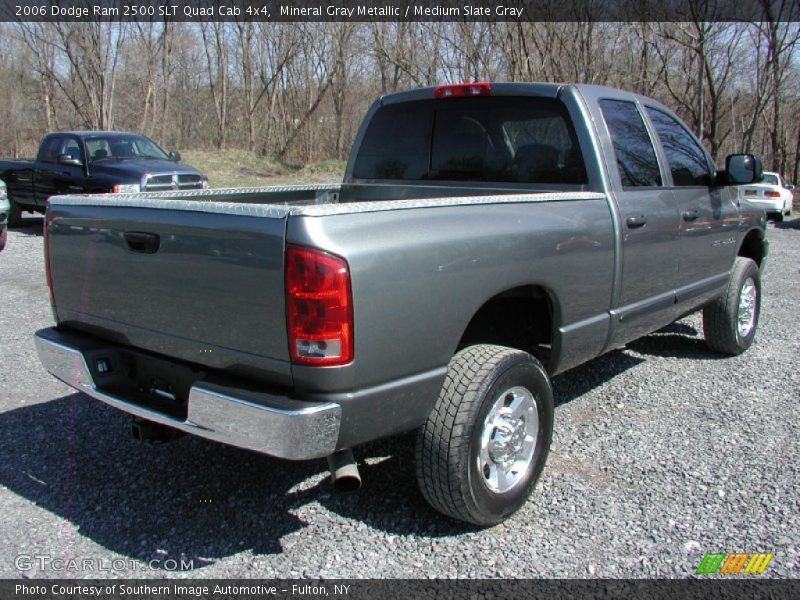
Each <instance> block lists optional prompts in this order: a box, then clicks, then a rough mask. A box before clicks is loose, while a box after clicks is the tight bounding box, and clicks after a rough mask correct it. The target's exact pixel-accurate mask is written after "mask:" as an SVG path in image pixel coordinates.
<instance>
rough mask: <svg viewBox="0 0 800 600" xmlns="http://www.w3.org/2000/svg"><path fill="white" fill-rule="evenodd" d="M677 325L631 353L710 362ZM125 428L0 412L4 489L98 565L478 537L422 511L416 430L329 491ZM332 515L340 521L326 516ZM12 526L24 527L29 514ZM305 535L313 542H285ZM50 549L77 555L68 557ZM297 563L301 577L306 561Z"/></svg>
mask: <svg viewBox="0 0 800 600" xmlns="http://www.w3.org/2000/svg"><path fill="white" fill-rule="evenodd" d="M686 327H687V326H685V325H682V324H680V323H679V324H677V325H675V326H672V328H671V329H668V330H662V331H661V332H659V333H657V334H654V335H652V336H648V338H645V340H643V341H640V342H636V344H635V345H636V346H637V349H636V352H639V353H647V352H645V350H648V349H651V345H652V349H654V348H656V347H660V348H664V347H665V340H664V339H663V338H664V337H667V338H668V339H667V340H666V347H668V348H672V350H667V352H669V353H671V354H670V355H674V354H680V355H685V356H694V357H703V358H705V357H707V356H708V353H707V351H705V350H704V349H702V350H701V349H700V348H699V347H697V346H696V344H695V342H696V341H697V340H695V339H694V338H692V337H691V335H693V334H694V335H696V331H694V330H693V328H688V329H686ZM690 330H691V331H690ZM673 337H677V338H679V340H672V338H673ZM661 355H663V353H662V354H661ZM711 356H715V355H711ZM645 360H646V359H645V358H642V357H640V356H635V355H632V354H631V353H628V352H624V351H614V352H611V353H608V354H606V355H604V356H601V357H600V358H598V359H596V360H594V361H592V362H590V363H587V364H586V365H583V366H581V367H578V368H576V369H572V370H570V371H568V372H567V373H565V374H563V375H560V376H558V377H556V378H554V381H553V387H554V393H555V402H556V405H557V406H558V405H563V404H565V403H568V402H571V401H573V400H575V399H577V398H580V397H581V396H582V395H584V394H586V393H587V392H589V391H590V390H592V389H593V388H595V387H597V386H599V385H602V384H603V383H604V382H607V381H608V380H609V379H611V378H613V377H616V376H617V375H620V374H621V373H623V372H624V371H626V370H628V369H630V368H633V367H635V366H636V365H638V364H640V363H642V362H644V361H645ZM129 425H130V420H129V417H128V416H127V415H125V414H123V413H121V412H118V411H116V410H114V409H112V408H110V407H107V406H105V405H104V404H102V403H100V402H98V401H95V400H93V399H91V398H88V397H86V396H84V395H82V394H77V393H76V394H71V395H69V396H64V397H61V398H57V399H55V400H52V401H49V402H42V403H39V404H34V405H30V406H23V407H20V408H16V409H14V410H10V411H7V412H4V413H0V484H2V485H4V486H5V487H6V488H8V490H10V491H11V492H13V493H15V494H17V495H19V496H21V497H23V498H26V499H27V500H29V501H30V502H32V503H34V504H35V505H37V506H40V507H42V508H44V509H45V510H48V511H50V512H52V513H53V514H55V515H58V516H59V517H61V518H63V519H66V520H67V521H68V522H69V523H70V524H71V525H72V526H73V527H75V529H77V531H78V533H79V534H80V535H82V536H85V537H86V538H89V539H90V540H92V541H93V542H95V543H97V544H99V545H101V546H103V547H105V548H107V549H108V550H109V551H110V553H112V554H113V555H115V556H112V557H105V558H109V559H110V558H114V557H116V555H122V556H124V557H130V558H132V559H136V560H138V561H141V562H142V563H148V562H149V561H151V560H153V559H158V560H160V561H161V562H160V563H159V565H164V564H165V563H164V561H166V560H167V559H173V560H176V561H177V562H178V564H180V563H181V560H183V561H192V563H193V568H194V569H202V567H204V566H207V565H209V564H213V563H214V562H216V561H218V560H221V559H225V558H227V557H231V556H233V555H235V554H238V553H240V552H244V551H249V552H251V553H252V554H254V555H256V556H257V555H265V554H280V553H283V552H284V551H285V548H286V546H285V544H289V545H291V546H292V547H293V548H296V547H297V546H298V545H304V544H314V543H315V539H316V538H317V537H318V536H347V535H351V534H353V533H354V531H356V530H357V529H361V528H363V527H366V528H374V529H378V530H381V531H385V532H389V533H391V534H393V535H408V536H418V537H421V538H429V539H435V538H437V537H440V536H451V535H458V534H460V533H464V532H467V531H475V528H474V527H471V526H468V525H464V524H460V523H457V522H455V521H452V520H449V519H447V518H445V517H443V516H441V515H439V514H438V513H437V512H435V511H434V510H433V509H432V508H430V507H429V506H428V504H427V503H426V502H425V500H424V498H423V497H422V494H421V493H420V492H419V490H418V488H417V483H416V476H415V472H414V460H413V459H414V434H413V433H412V434H407V435H403V436H399V437H397V438H394V439H390V440H382V441H378V442H373V443H370V444H367V445H365V446H363V447H361V448H358V449H357V450H356V458H357V460H358V462H359V467H360V470H361V475H362V478H363V481H364V487H363V488H362V489H361V490H360V491H359V492H358V493H355V494H351V495H346V496H337V495H333V494H332V492H331V487H330V482H329V479H328V472H327V464H326V462H325V461H324V460H317V461H307V462H289V461H282V460H277V459H272V458H270V457H267V456H262V455H259V454H256V453H252V452H246V451H244V450H239V449H237V448H231V447H227V446H223V445H221V444H215V443H212V442H208V441H205V440H201V439H198V438H193V437H191V436H186V437H183V438H181V439H179V440H177V441H174V442H171V443H169V444H166V445H163V446H154V447H152V446H142V445H140V444H139V443H137V442H135V441H134V440H133V439H131V438H130V437H129V434H128V428H129ZM327 513H333V516H334V517H335V516H337V515H338V516H339V517H344V518H345V519H342V520H340V519H334V520H333V521H331V515H330V514H327ZM353 522H355V523H353ZM18 524H19V526H20V527H24V517H22V516H20V517H19V520H18ZM303 529H308V530H309V535H305V536H291V534H293V533H296V532H299V531H301V530H303ZM287 538H289V539H287ZM52 551H53V552H55V553H56V554H59V553H62V554H67V553H70V554H71V555H72V556H76V554H75V550H74V549H68V548H52ZM309 551H312V550H309ZM95 558H97V557H95ZM295 567H296V568H297V569H298V573H299V574H302V568H303V565H296V566H295ZM245 569H246V567H245V566H244V565H237V567H236V570H237V571H241V572H244V571H245ZM151 573H152V574H157V573H158V571H157V572H151ZM254 574H256V573H255V572H254Z"/></svg>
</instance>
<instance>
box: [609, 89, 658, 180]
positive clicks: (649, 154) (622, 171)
mask: <svg viewBox="0 0 800 600" xmlns="http://www.w3.org/2000/svg"><path fill="white" fill-rule="evenodd" d="M600 109H601V110H602V112H603V119H605V122H606V125H607V126H608V132H609V134H610V135H611V143H612V145H613V146H614V154H616V157H617V168H618V169H619V176H620V178H621V179H622V187H655V186H660V185H661V172H660V171H659V169H658V160H657V159H656V153H655V150H654V149H653V142H652V140H651V139H650V134H649V133H648V132H647V127H645V124H644V121H643V120H642V115H641V114H639V110H638V109H637V108H636V104H634V103H633V102H628V101H625V100H600Z"/></svg>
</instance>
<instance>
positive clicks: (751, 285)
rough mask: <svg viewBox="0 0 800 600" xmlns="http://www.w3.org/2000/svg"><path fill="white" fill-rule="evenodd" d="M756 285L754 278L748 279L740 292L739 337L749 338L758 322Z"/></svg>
mask: <svg viewBox="0 0 800 600" xmlns="http://www.w3.org/2000/svg"><path fill="white" fill-rule="evenodd" d="M757 294H758V292H757V290H756V283H755V281H753V278H752V277H748V278H747V279H746V280H745V282H744V284H743V285H742V289H741V291H740V292H739V313H738V319H737V331H738V333H739V337H742V338H744V337H747V335H748V334H749V333H750V331H752V329H753V323H754V322H755V320H756V299H757V298H756V295H757Z"/></svg>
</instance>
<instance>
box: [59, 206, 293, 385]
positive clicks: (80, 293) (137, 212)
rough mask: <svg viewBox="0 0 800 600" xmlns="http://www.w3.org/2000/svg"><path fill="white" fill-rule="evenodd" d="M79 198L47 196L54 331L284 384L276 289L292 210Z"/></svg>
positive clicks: (285, 360) (280, 294)
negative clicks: (84, 335)
mask: <svg viewBox="0 0 800 600" xmlns="http://www.w3.org/2000/svg"><path fill="white" fill-rule="evenodd" d="M70 200H72V201H70ZM75 200H77V199H64V200H63V201H62V200H59V199H57V198H53V199H52V202H51V205H50V208H49V210H48V216H47V220H48V226H47V227H48V238H49V244H48V250H47V251H48V252H49V258H50V271H51V277H52V286H53V292H54V295H55V304H56V312H57V316H58V321H59V326H60V327H65V328H71V329H77V330H82V331H85V332H87V333H91V334H93V335H95V336H97V337H100V338H103V339H107V340H109V341H112V342H116V343H120V344H124V345H128V346H133V347H135V348H140V349H144V350H149V351H152V352H156V353H159V354H163V355H166V356H168V357H172V358H178V359H182V360H186V361H190V362H192V363H196V364H201V365H205V366H207V367H211V368H215V369H224V370H226V371H229V372H234V373H237V374H241V375H245V376H252V377H259V378H265V377H266V378H268V379H269V380H271V381H273V382H274V383H277V384H285V385H289V384H290V383H291V372H290V367H289V353H288V342H287V337H286V336H287V334H286V321H285V308H284V283H283V260H284V235H285V230H286V218H287V214H288V211H287V210H285V209H283V208H281V207H274V206H263V207H258V206H252V205H251V206H249V207H247V210H241V208H242V207H241V206H236V205H230V204H227V205H216V206H214V203H199V202H195V203H190V204H192V205H195V207H194V208H193V209H191V210H190V209H187V208H186V205H185V204H184V203H175V205H176V207H175V208H165V207H164V206H160V207H153V206H141V207H140V206H124V205H115V204H114V203H111V202H109V203H107V204H103V203H102V202H101V201H97V205H90V204H92V201H91V200H84V199H81V200H83V202H81V201H75ZM180 204H183V206H180V208H179V207H178V206H179V205H180ZM220 206H222V208H220ZM225 207H227V208H225Z"/></svg>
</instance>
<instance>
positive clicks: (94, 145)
mask: <svg viewBox="0 0 800 600" xmlns="http://www.w3.org/2000/svg"><path fill="white" fill-rule="evenodd" d="M84 143H85V144H86V153H87V155H88V156H89V162H97V161H98V160H113V159H116V160H125V159H132V158H135V159H143V158H144V159H157V160H169V156H167V153H166V152H164V151H163V150H162V149H161V148H159V147H158V146H157V145H156V144H155V142H153V140H149V139H147V138H146V137H144V136H141V135H119V134H115V135H108V136H104V135H92V136H87V137H86V138H84Z"/></svg>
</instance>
